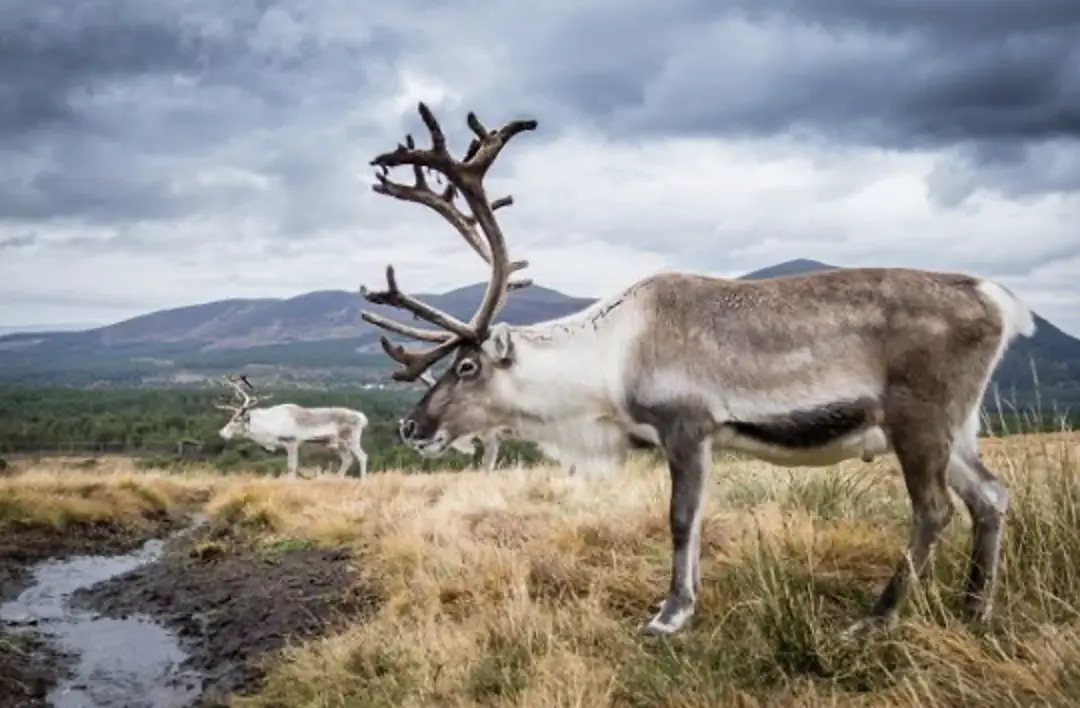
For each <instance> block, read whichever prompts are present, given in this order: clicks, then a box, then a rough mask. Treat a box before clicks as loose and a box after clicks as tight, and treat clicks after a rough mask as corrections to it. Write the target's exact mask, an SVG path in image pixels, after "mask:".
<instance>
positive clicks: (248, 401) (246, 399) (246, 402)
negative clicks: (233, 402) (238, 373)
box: [225, 374, 254, 408]
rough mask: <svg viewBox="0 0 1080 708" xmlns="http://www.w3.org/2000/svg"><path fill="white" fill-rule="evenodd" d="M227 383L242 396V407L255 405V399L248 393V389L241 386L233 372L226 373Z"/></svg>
mask: <svg viewBox="0 0 1080 708" xmlns="http://www.w3.org/2000/svg"><path fill="white" fill-rule="evenodd" d="M225 383H226V384H228V385H229V386H230V387H232V389H233V391H235V392H236V394H237V395H238V396H240V407H241V408H250V407H251V406H252V405H254V401H252V398H251V396H249V395H248V393H247V391H245V390H244V389H242V388H240V384H239V382H238V381H237V380H236V377H235V376H234V375H233V374H226V375H225ZM248 385H249V386H250V385H251V384H250V383H249V384H248Z"/></svg>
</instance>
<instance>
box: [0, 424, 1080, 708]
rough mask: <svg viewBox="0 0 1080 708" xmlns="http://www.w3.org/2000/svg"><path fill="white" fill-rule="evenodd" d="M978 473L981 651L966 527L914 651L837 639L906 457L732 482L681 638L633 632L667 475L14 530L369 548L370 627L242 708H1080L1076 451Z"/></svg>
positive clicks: (891, 539) (293, 493) (907, 633)
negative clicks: (992, 529) (194, 535)
mask: <svg viewBox="0 0 1080 708" xmlns="http://www.w3.org/2000/svg"><path fill="white" fill-rule="evenodd" d="M983 451H984V458H985V461H986V463H987V465H988V466H989V467H990V468H991V469H993V470H995V471H996V472H998V473H999V474H1001V476H1002V477H1003V478H1004V479H1005V480H1006V481H1007V482H1008V483H1009V486H1010V488H1011V490H1012V492H1013V504H1012V508H1011V513H1010V516H1009V518H1008V527H1007V530H1006V534H1005V544H1004V551H1003V552H1004V574H1003V577H1002V582H1001V585H1000V587H999V590H998V595H997V604H996V606H997V613H996V617H995V622H994V626H992V627H991V628H990V629H989V630H979V631H973V630H971V629H969V627H968V626H967V625H966V624H965V623H964V621H963V620H962V619H961V618H960V616H959V615H958V614H956V613H957V608H958V607H959V598H958V595H959V591H960V589H961V585H962V581H963V578H964V577H965V573H966V553H967V547H968V544H969V543H970V540H969V524H968V520H967V515H966V513H963V512H961V513H958V514H957V515H956V516H955V517H954V518H955V520H954V521H953V524H952V526H951V527H950V528H949V529H948V531H947V533H946V537H945V539H944V541H943V542H942V544H941V546H940V547H939V549H938V552H937V556H936V562H935V576H936V577H935V578H934V580H933V581H932V582H930V583H928V584H927V585H926V586H923V587H917V588H916V589H915V592H913V593H912V595H911V596H910V598H911V599H910V600H909V602H908V603H907V605H906V607H905V609H904V610H903V611H902V613H901V621H900V623H899V625H898V626H897V628H896V629H895V630H894V631H893V632H892V633H890V634H888V635H885V636H878V637H873V638H870V639H868V640H866V641H864V642H862V643H860V644H858V645H854V646H852V645H845V644H843V643H841V642H840V641H839V637H838V634H839V632H840V631H841V630H842V629H843V628H844V627H846V626H847V625H848V624H849V623H850V622H851V621H852V620H854V619H856V618H858V617H859V616H861V615H862V614H863V613H865V612H866V611H867V609H868V608H869V606H870V604H871V603H872V601H873V597H874V594H875V593H876V591H877V590H878V589H879V588H880V586H881V584H883V583H884V582H885V580H886V579H887V577H888V576H889V574H890V573H891V571H892V568H893V566H894V564H895V563H896V561H897V560H898V559H899V558H900V555H901V553H902V551H903V548H904V544H905V542H906V539H907V533H908V529H907V520H908V514H909V510H908V506H907V500H906V495H905V494H904V491H903V485H902V481H901V479H900V476H899V473H898V471H897V470H896V462H895V458H893V457H891V456H890V457H887V458H882V459H880V460H877V461H875V462H874V463H870V464H865V463H861V462H851V463H847V464H844V465H840V466H837V467H834V468H829V469H825V470H810V469H804V470H797V469H796V470H786V469H782V468H776V467H771V466H769V465H766V464H763V463H759V462H751V461H745V460H723V459H720V460H718V461H717V471H716V474H715V476H714V487H713V489H712V492H711V501H710V506H709V513H708V516H707V518H706V521H705V528H704V535H703V541H702V548H703V563H702V566H703V567H702V572H703V586H704V588H703V594H702V597H701V600H700V603H699V609H698V613H697V615H696V616H695V618H694V620H692V622H691V625H690V627H689V629H688V630H686V631H685V632H683V633H682V634H680V635H677V636H675V637H673V638H669V639H660V638H652V639H649V638H645V637H642V636H639V635H638V633H637V628H638V625H639V624H641V623H642V622H643V621H645V620H646V619H647V618H648V617H649V616H650V614H651V612H652V609H653V606H654V604H655V603H656V602H657V601H659V600H660V599H661V598H662V597H663V596H664V594H665V592H666V583H667V578H668V567H669V558H670V550H669V548H670V545H669V539H668V532H667V522H666V517H667V491H668V482H667V479H666V474H665V472H664V470H663V469H661V468H656V467H652V466H651V465H646V464H645V463H644V462H641V463H638V464H637V465H635V466H631V467H630V468H629V469H627V470H626V471H625V472H624V473H622V475H621V476H620V477H619V478H617V479H608V480H581V479H577V478H568V477H566V476H564V475H563V474H562V473H560V472H558V471H555V470H536V469H534V470H507V471H503V472H501V473H499V474H496V475H493V476H484V475H483V474H480V473H474V472H464V473H456V474H435V475H405V474H399V473H387V474H380V475H374V476H373V477H371V478H369V482H368V483H367V484H364V485H359V484H357V483H356V482H355V481H351V480H349V481H344V482H342V481H338V480H335V479H332V478H322V479H315V480H299V481H296V482H289V481H287V480H280V481H278V480H273V479H263V478H256V477H253V476H231V477H224V476H219V475H214V474H210V473H209V472H198V471H194V472H189V473H185V474H175V475H168V474H164V473H157V472H154V473H143V472H137V471H135V470H134V468H133V467H131V466H130V463H127V462H123V461H114V462H109V463H101V464H100V465H99V466H98V469H96V470H76V469H72V468H70V467H63V466H62V463H59V462H57V463H47V464H41V465H37V466H34V467H32V468H29V469H26V470H24V471H22V472H21V473H20V474H18V475H16V476H13V477H10V478H8V479H3V480H0V531H3V532H5V533H6V532H8V531H9V530H10V529H11V528H12V527H14V526H19V527H27V526H32V525H39V524H44V525H58V526H60V527H63V526H64V525H70V524H72V523H78V522H79V521H80V520H86V519H95V520H108V521H110V522H112V523H128V522H131V523H140V519H145V518H147V516H148V514H152V513H153V510H154V509H168V508H171V507H174V506H180V505H184V504H190V503H191V502H192V500H193V499H199V500H202V499H204V498H205V499H208V501H206V502H205V509H206V511H207V512H208V513H209V514H210V516H211V518H212V520H213V522H214V523H215V524H217V525H218V526H219V527H227V528H229V529H230V530H231V532H230V534H231V535H229V536H228V538H226V539H224V540H204V541H202V542H201V543H203V544H204V547H203V548H199V549H195V552H197V553H201V552H211V551H213V552H218V553H220V552H224V553H228V552H230V544H245V545H247V546H249V547H250V546H251V545H256V546H262V547H266V548H272V547H276V548H280V547H287V546H289V545H290V544H293V545H297V544H300V545H311V544H314V545H325V546H347V547H349V548H351V549H353V550H354V552H355V556H354V558H355V565H356V568H357V572H358V574H359V575H360V576H362V577H363V578H364V582H365V583H373V584H374V585H375V586H377V587H378V588H379V592H380V594H381V596H382V602H381V604H380V606H379V609H378V611H377V613H376V614H375V615H374V616H373V617H367V618H365V619H364V621H362V622H357V623H355V624H353V625H352V626H350V627H348V628H347V629H346V630H345V631H343V632H339V633H336V634H334V635H332V636H329V637H326V638H323V639H319V640H316V641H314V642H311V643H307V644H302V645H293V646H291V647H289V648H288V649H287V650H286V652H285V653H284V655H283V656H281V657H278V659H277V661H276V662H275V664H274V665H273V668H272V669H271V671H270V673H269V675H268V677H267V679H266V681H265V683H264V685H263V687H262V690H261V692H260V693H259V694H257V695H255V696H251V697H247V698H243V699H237V700H236V705H240V706H279V705H288V706H298V707H299V706H341V705H364V706H387V707H389V706H431V705H436V706H473V705H485V706H587V707H590V708H591V707H594V706H596V707H599V706H642V707H644V706H671V707H676V706H677V707H681V708H690V707H692V706H726V705H731V706H759V705H760V706H826V705H828V706H871V705H872V706H916V705H917V706H969V705H983V704H985V705H1002V706H1008V705H1015V706H1021V705H1023V706H1030V705H1047V706H1067V705H1069V706H1071V705H1076V704H1078V702H1080V614H1078V609H1080V436H1076V435H1072V434H1065V433H1062V434H1054V435H1038V436H1016V437H1012V438H1005V439H991V440H987V441H985V443H984V445H983ZM201 503H202V502H201V501H200V504H201ZM957 504H958V508H960V509H962V505H960V504H959V502H957Z"/></svg>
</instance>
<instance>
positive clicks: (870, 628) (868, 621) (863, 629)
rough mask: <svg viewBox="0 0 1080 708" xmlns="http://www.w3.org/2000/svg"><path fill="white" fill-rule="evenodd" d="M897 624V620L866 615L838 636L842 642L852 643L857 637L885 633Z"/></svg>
mask: <svg viewBox="0 0 1080 708" xmlns="http://www.w3.org/2000/svg"><path fill="white" fill-rule="evenodd" d="M895 624H896V622H895V620H891V619H885V618H883V617H864V618H863V619H861V620H859V621H857V622H854V623H853V624H851V625H850V626H849V627H848V628H847V629H845V630H844V631H843V632H841V633H840V634H839V636H838V637H837V638H838V639H839V640H840V642H841V643H843V644H850V643H852V642H854V641H855V640H857V639H860V638H861V639H868V638H869V637H871V636H873V635H876V634H883V633H885V632H887V631H888V630H889V629H891V628H892V627H893V626H894V625H895Z"/></svg>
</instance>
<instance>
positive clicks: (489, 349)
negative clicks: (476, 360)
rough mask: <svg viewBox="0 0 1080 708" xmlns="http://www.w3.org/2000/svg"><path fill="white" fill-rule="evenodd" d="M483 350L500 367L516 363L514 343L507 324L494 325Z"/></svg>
mask: <svg viewBox="0 0 1080 708" xmlns="http://www.w3.org/2000/svg"><path fill="white" fill-rule="evenodd" d="M481 348H482V349H483V350H484V353H485V354H487V355H488V357H490V358H491V360H492V361H494V362H495V363H496V364H497V365H498V366H510V365H511V364H513V363H514V342H513V340H512V339H511V338H510V327H509V326H508V325H507V324H506V323H505V322H499V323H498V324H495V325H492V327H491V330H490V333H489V334H488V338H487V339H485V340H484V344H483V345H482V347H481Z"/></svg>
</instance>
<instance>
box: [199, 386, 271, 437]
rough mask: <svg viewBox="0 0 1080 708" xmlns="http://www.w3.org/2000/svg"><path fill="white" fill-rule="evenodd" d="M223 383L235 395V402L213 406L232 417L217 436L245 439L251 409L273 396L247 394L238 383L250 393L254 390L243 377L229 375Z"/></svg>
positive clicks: (249, 429)
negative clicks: (241, 383)
mask: <svg viewBox="0 0 1080 708" xmlns="http://www.w3.org/2000/svg"><path fill="white" fill-rule="evenodd" d="M224 382H225V384H226V385H228V386H229V387H230V388H232V390H233V393H235V394H236V402H235V403H215V404H214V407H215V408H218V409H220V410H223V411H228V412H229V413H231V414H232V417H231V418H229V422H228V423H226V424H225V427H223V428H222V429H221V430H219V431H218V435H220V436H221V437H222V438H224V439H225V440H231V439H233V438H243V437H247V435H248V433H249V432H250V431H251V409H252V408H254V407H255V406H256V405H258V403H259V402H260V401H265V400H267V399H268V398H270V397H271V396H272V395H273V394H269V395H266V396H255V395H251V394H249V393H248V392H247V391H245V390H244V389H243V388H241V386H240V382H243V384H244V385H245V386H246V387H247V388H248V390H250V391H252V393H254V390H255V389H254V387H253V386H252V385H251V382H250V381H248V380H247V377H246V376H243V375H241V376H239V377H236V376H233V375H231V374H230V375H226V376H225V378H224Z"/></svg>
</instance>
